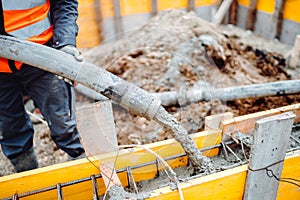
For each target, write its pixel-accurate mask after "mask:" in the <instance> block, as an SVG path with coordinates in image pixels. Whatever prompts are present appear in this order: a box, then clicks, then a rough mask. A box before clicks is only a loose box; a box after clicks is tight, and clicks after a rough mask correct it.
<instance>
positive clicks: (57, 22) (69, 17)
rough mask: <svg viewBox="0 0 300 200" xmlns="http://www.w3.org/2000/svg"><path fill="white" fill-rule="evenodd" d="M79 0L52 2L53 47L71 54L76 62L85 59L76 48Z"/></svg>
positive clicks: (56, 0) (54, 0)
mask: <svg viewBox="0 0 300 200" xmlns="http://www.w3.org/2000/svg"><path fill="white" fill-rule="evenodd" d="M77 8H78V2H77V0H64V1H61V0H51V18H52V23H53V28H54V31H53V47H54V48H56V49H59V50H61V51H64V52H65V53H68V54H71V55H73V56H74V57H75V59H76V60H78V61H82V60H83V57H82V55H81V53H80V51H79V50H78V49H77V48H76V36H77V32H78V26H77V23H76V20H77V17H78V10H77Z"/></svg>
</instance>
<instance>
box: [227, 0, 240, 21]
mask: <svg viewBox="0 0 300 200" xmlns="http://www.w3.org/2000/svg"><path fill="white" fill-rule="evenodd" d="M237 12H238V2H237V0H233V2H232V3H231V6H230V12H229V23H230V24H233V25H236V22H237V14H238V13H237Z"/></svg>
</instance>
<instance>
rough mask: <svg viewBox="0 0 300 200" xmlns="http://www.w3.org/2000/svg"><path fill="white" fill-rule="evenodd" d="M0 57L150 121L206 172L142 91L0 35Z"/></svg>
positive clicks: (205, 164)
mask: <svg viewBox="0 0 300 200" xmlns="http://www.w3.org/2000/svg"><path fill="white" fill-rule="evenodd" d="M0 57H2V58H8V59H11V60H16V61H19V62H23V63H26V64H29V65H32V66H34V67H37V68H40V69H43V70H46V71H49V72H52V73H54V74H57V75H60V76H63V77H65V78H68V79H70V80H73V81H77V82H78V83H81V84H83V85H85V86H87V87H89V88H91V89H93V90H95V91H96V92H98V93H101V94H102V95H104V96H106V97H107V98H109V99H112V100H113V101H115V102H117V103H118V104H120V105H121V106H122V107H124V108H125V109H127V110H128V111H129V112H133V113H136V114H137V115H139V116H143V117H145V118H147V119H153V120H155V121H156V122H157V123H158V124H160V125H161V126H163V127H164V129H165V130H167V131H169V132H170V133H171V134H172V135H173V137H174V138H175V139H176V140H177V141H178V142H179V143H180V144H181V146H182V148H183V149H184V151H185V152H186V154H187V156H188V157H189V159H190V161H191V163H192V165H193V166H194V169H195V170H196V171H202V170H207V169H209V166H211V162H210V160H209V159H208V158H207V157H205V156H203V155H202V154H201V152H200V151H199V149H197V146H196V144H195V143H194V142H193V140H192V139H191V137H190V136H189V135H188V133H187V131H186V129H184V128H183V126H182V125H180V123H179V122H178V121H177V120H176V119H175V118H174V117H173V116H172V115H170V114H169V113H168V112H167V111H166V110H165V109H164V108H163V107H162V106H161V103H160V101H159V100H157V99H156V98H154V97H153V96H152V95H151V94H149V93H148V92H146V91H145V90H143V89H141V88H139V87H137V86H135V85H134V84H130V83H128V82H126V81H125V80H122V79H121V78H119V77H118V76H115V75H113V74H111V73H109V72H108V71H106V70H104V69H102V68H101V67H98V66H96V65H94V64H92V63H89V62H86V61H83V62H79V61H77V60H76V59H75V58H74V57H73V56H72V55H69V54H67V53H64V52H62V51H59V50H56V49H53V48H50V47H46V46H44V45H40V44H36V43H33V42H29V41H26V40H21V39H17V38H13V37H9V36H4V35H0Z"/></svg>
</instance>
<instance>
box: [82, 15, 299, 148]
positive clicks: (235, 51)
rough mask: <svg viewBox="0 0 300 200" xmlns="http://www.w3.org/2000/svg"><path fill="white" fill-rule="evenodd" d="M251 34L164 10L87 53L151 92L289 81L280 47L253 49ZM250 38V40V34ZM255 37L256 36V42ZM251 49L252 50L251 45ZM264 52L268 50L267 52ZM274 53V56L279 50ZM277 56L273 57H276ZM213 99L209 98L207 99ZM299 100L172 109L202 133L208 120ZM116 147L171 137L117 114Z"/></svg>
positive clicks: (271, 99) (190, 129) (215, 102)
mask: <svg viewBox="0 0 300 200" xmlns="http://www.w3.org/2000/svg"><path fill="white" fill-rule="evenodd" d="M247 35H249V33H246V31H244V32H241V31H240V32H237V33H236V34H234V31H232V30H230V31H228V30H226V28H224V27H222V28H221V27H215V26H213V25H212V24H210V23H208V22H206V21H203V20H201V19H199V18H198V17H197V16H195V15H194V14H193V13H185V12H181V11H177V10H168V11H166V12H163V13H161V14H159V15H158V16H156V17H154V18H152V19H151V20H150V22H149V23H147V24H146V25H145V26H143V27H141V28H140V29H138V30H135V31H134V32H132V33H131V34H130V35H128V36H127V37H125V38H124V39H122V40H120V41H117V42H115V43H113V44H104V45H100V46H98V47H97V48H95V49H92V50H90V51H89V52H87V53H86V56H87V59H88V60H90V61H92V62H94V63H96V64H97V65H99V66H101V67H103V68H105V69H107V70H108V71H110V72H112V73H114V74H116V75H118V76H120V77H121V78H123V79H125V80H127V81H129V82H131V83H134V84H136V85H138V86H139V87H141V88H143V89H145V90H147V91H149V92H163V91H179V92H180V91H183V90H186V89H188V88H206V89H207V88H211V87H215V88H223V87H229V86H238V85H248V84H255V83H264V82H271V81H278V80H287V79H290V74H289V73H288V72H287V70H286V67H285V59H284V57H283V55H282V54H281V53H282V52H283V50H282V49H283V46H284V45H281V44H275V43H274V42H270V45H273V50H274V51H272V52H271V51H268V49H272V47H270V45H269V46H268V44H263V42H265V43H267V42H266V41H265V40H261V39H259V40H257V41H258V43H257V44H255V42H253V39H252V41H251V42H249V40H245V42H243V38H244V37H245V36H247ZM251 37H254V36H252V35H251ZM254 38H255V37H254ZM250 44H251V45H250ZM266 47H267V48H266ZM277 49H278V51H277ZM276 51H277V52H276ZM211 95H212V96H213V94H211ZM299 97H300V96H299V95H292V96H285V97H268V98H256V99H246V100H238V101H232V102H220V101H218V100H217V99H215V100H212V101H210V102H199V103H193V104H190V105H185V104H184V102H182V103H179V104H180V105H177V106H171V107H169V108H168V111H169V112H171V113H172V114H173V115H174V116H175V117H176V118H177V119H178V120H179V121H180V122H181V123H182V124H183V125H184V127H185V128H186V129H187V130H188V132H189V133H193V132H197V131H201V130H203V128H204V118H205V117H206V116H208V115H212V114H217V113H222V112H226V111H231V112H233V113H234V114H235V115H242V114H247V113H252V112H257V111H261V110H266V109H270V108H275V107H279V106H283V105H289V104H292V103H295V102H297V101H298V100H299ZM115 120H116V124H117V128H118V134H119V142H120V143H140V144H143V143H150V142H153V141H157V140H161V139H167V138H170V135H169V134H168V133H166V132H163V131H162V130H161V129H160V128H159V127H157V126H156V125H155V124H153V122H147V121H146V120H144V119H141V118H139V117H137V116H130V115H128V113H122V112H115Z"/></svg>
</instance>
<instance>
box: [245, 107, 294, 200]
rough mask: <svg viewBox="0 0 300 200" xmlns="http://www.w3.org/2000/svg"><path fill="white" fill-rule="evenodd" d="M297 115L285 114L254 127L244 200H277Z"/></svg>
mask: <svg viewBox="0 0 300 200" xmlns="http://www.w3.org/2000/svg"><path fill="white" fill-rule="evenodd" d="M294 119H295V114H294V113H292V112H287V113H283V114H280V115H275V116H271V117H267V118H263V119H260V120H258V121H257V122H256V124H255V131H254V139H253V146H252V148H251V155H250V161H249V169H248V175H247V180H246V186H245V194H244V198H243V199H244V200H257V199H268V200H269V199H270V200H275V199H276V196H277V190H278V185H279V181H278V180H277V179H276V178H280V177H281V171H282V166H283V161H284V158H285V155H286V150H287V147H288V143H289V140H290V135H291V130H292V125H293V122H294Z"/></svg>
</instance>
